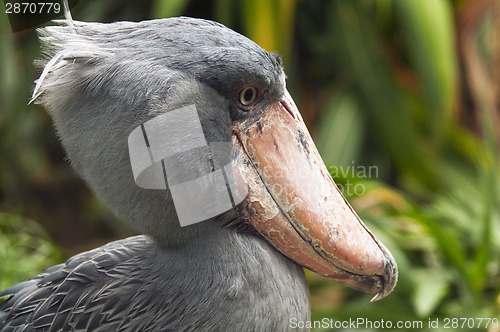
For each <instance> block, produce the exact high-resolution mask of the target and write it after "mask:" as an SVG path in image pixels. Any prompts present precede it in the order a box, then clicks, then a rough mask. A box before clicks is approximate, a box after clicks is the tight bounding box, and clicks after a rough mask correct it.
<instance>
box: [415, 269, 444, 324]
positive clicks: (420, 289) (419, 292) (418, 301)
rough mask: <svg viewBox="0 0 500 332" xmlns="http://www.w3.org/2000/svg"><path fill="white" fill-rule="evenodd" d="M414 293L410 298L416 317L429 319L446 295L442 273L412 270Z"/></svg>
mask: <svg viewBox="0 0 500 332" xmlns="http://www.w3.org/2000/svg"><path fill="white" fill-rule="evenodd" d="M413 278H414V280H415V287H416V288H415V292H414V295H413V297H412V302H413V305H414V306H415V311H416V313H417V315H418V316H419V317H421V318H426V317H430V316H431V314H432V313H434V311H435V310H436V307H437V306H438V305H439V304H440V302H441V301H442V300H443V299H444V297H445V296H446V295H447V293H448V289H449V286H448V281H447V280H446V278H445V275H444V274H443V271H437V270H429V269H426V270H414V271H413Z"/></svg>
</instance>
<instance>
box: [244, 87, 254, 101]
mask: <svg viewBox="0 0 500 332" xmlns="http://www.w3.org/2000/svg"><path fill="white" fill-rule="evenodd" d="M253 95H254V90H253V89H252V88H249V89H247V90H246V91H245V95H244V98H245V101H246V102H247V103H251V102H252V101H253Z"/></svg>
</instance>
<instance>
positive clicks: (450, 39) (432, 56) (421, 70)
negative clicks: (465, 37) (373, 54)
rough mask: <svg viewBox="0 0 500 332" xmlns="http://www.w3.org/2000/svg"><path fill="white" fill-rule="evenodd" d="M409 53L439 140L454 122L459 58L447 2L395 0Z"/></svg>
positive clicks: (428, 119) (428, 115) (430, 121)
mask: <svg viewBox="0 0 500 332" xmlns="http://www.w3.org/2000/svg"><path fill="white" fill-rule="evenodd" d="M394 4H395V8H396V12H397V14H398V17H399V21H398V22H399V25H400V27H401V29H402V33H403V35H404V37H405V41H406V48H407V50H406V53H407V55H408V58H409V60H410V62H411V63H412V68H413V69H414V70H415V73H416V74H417V75H418V77H419V78H420V80H421V88H422V89H423V92H424V95H425V100H426V106H427V107H426V110H427V121H428V124H429V126H430V127H431V128H432V133H433V134H432V136H433V138H434V139H435V140H437V141H438V142H439V141H442V140H443V136H445V135H447V132H448V123H449V122H450V121H453V120H454V119H453V118H452V116H451V115H452V114H451V111H452V107H453V103H454V101H455V89H456V79H457V59H456V55H455V54H456V49H455V35H454V24H453V20H452V19H453V13H452V8H451V5H450V3H449V1H447V0H419V1H406V0H394Z"/></svg>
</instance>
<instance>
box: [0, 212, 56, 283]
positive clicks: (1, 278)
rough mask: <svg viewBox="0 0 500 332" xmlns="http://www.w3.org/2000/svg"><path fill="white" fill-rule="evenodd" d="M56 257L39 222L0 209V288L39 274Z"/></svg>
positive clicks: (53, 247) (52, 262)
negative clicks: (2, 211)
mask: <svg viewBox="0 0 500 332" xmlns="http://www.w3.org/2000/svg"><path fill="white" fill-rule="evenodd" d="M60 258H61V257H60V252H59V250H58V249H57V248H56V247H55V246H54V245H53V244H52V243H51V241H50V239H49V237H48V235H47V233H46V232H45V231H44V230H43V228H42V227H41V226H40V225H39V224H37V223H36V222H34V221H32V220H30V219H26V218H23V217H21V216H18V215H14V214H8V213H1V212H0V261H1V262H2V264H0V290H3V289H5V288H7V287H9V286H12V285H13V284H16V283H18V282H21V281H25V280H28V279H30V278H31V277H33V276H35V275H37V274H40V273H41V272H42V271H43V270H45V269H46V268H48V267H50V266H52V265H54V264H55V263H57V262H58V261H59V260H60Z"/></svg>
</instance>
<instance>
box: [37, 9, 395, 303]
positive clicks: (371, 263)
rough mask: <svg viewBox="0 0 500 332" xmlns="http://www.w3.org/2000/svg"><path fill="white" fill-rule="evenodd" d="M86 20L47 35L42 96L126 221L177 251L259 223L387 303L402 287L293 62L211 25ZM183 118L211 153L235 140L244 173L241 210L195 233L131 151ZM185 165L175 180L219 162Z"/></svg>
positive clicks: (283, 246) (86, 173)
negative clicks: (288, 65)
mask: <svg viewBox="0 0 500 332" xmlns="http://www.w3.org/2000/svg"><path fill="white" fill-rule="evenodd" d="M74 23H75V24H74V27H68V26H65V25H64V22H60V24H61V26H55V27H46V28H43V29H40V30H39V33H40V35H41V40H42V42H43V43H44V45H45V51H46V55H47V60H48V61H47V62H44V63H43V64H44V65H45V69H44V70H43V72H42V75H41V77H40V79H39V80H38V82H37V85H36V87H35V91H34V97H33V99H34V100H35V101H36V102H37V103H40V104H42V105H43V106H44V107H45V108H46V109H47V110H48V112H49V114H50V115H51V116H52V118H53V121H54V124H55V127H56V129H57V131H58V133H59V136H60V138H61V140H62V143H63V146H64V148H65V150H66V152H67V154H68V157H69V160H70V161H71V163H72V165H73V166H74V168H75V169H76V170H77V172H78V173H79V175H80V176H81V177H82V178H83V179H84V180H85V181H86V182H87V183H88V185H89V186H90V187H91V188H92V190H93V191H94V192H95V193H96V194H97V195H98V196H99V197H100V199H101V200H103V201H104V202H105V203H106V204H107V205H109V206H110V207H111V208H112V209H113V211H114V212H115V213H116V214H117V215H118V216H119V217H121V218H122V219H124V220H125V221H127V222H129V223H130V224H131V225H132V226H133V227H135V229H137V230H138V231H140V232H142V233H144V234H147V235H150V236H151V237H153V238H154V239H155V240H156V241H157V242H158V243H159V244H160V245H162V246H168V247H178V246H182V245H184V244H186V243H187V242H190V241H193V240H195V239H196V238H197V237H200V236H205V235H206V234H205V233H206V230H207V227H209V226H208V225H213V224H214V223H217V222H222V223H224V224H226V225H227V224H229V225H238V227H240V228H241V225H245V227H248V228H250V229H252V230H253V231H254V232H255V233H256V234H258V235H257V236H259V237H261V238H263V239H265V240H266V241H268V242H269V243H270V244H271V245H272V246H274V247H275V248H276V249H277V250H279V251H281V252H282V253H283V254H284V255H286V256H288V257H289V258H290V259H292V260H294V261H295V262H297V263H298V264H300V265H302V266H304V267H307V268H309V269H311V270H312V271H315V272H317V273H319V274H321V275H323V276H326V277H329V278H331V279H334V280H337V281H339V282H341V283H343V284H345V285H347V286H350V287H352V288H355V289H358V290H361V291H365V292H372V293H377V295H376V299H380V298H383V297H385V296H386V295H387V294H389V293H390V292H391V291H392V289H393V288H394V285H395V283H396V280H397V267H396V263H395V261H394V259H393V258H392V256H391V254H390V253H389V251H388V250H387V249H386V248H385V247H384V245H383V244H381V243H380V242H379V241H378V240H377V239H376V238H375V236H374V235H373V234H372V233H371V232H370V231H369V230H368V229H367V227H366V226H365V225H364V224H363V222H362V221H361V220H360V218H359V217H358V215H357V214H356V213H355V212H354V210H353V209H352V208H351V206H350V205H349V203H348V202H347V201H346V199H345V198H344V197H343V195H342V193H341V192H340V191H339V190H338V188H337V186H336V185H335V183H334V181H333V180H332V178H331V176H330V175H329V173H328V171H327V169H326V167H325V165H324V163H323V162H322V160H321V158H320V156H319V153H318V151H317V150H316V147H315V145H314V142H313V141H312V139H311V137H310V135H309V132H308V130H307V128H306V126H305V124H304V122H303V120H302V118H301V115H300V113H299V111H298V109H297V106H296V105H295V103H294V102H293V100H292V98H291V96H290V94H289V93H288V91H287V89H286V83H285V74H284V71H283V66H282V63H281V60H280V58H279V56H277V55H276V54H271V53H268V52H266V51H265V50H263V49H262V48H260V47H259V46H258V45H256V44H255V43H254V42H252V41H250V40H249V39H247V38H246V37H244V36H242V35H240V34H238V33H236V32H234V31H232V30H230V29H228V28H226V27H224V26H222V25H220V24H218V23H215V22H211V21H206V20H200V19H191V18H171V19H163V20H154V21H144V22H138V23H132V22H116V23H111V24H101V23H84V22H74ZM49 59H50V60H49ZM179 110H181V113H180V114H181V115H182V111H184V112H187V110H191V111H193V110H194V112H196V113H195V114H196V115H197V117H198V118H199V122H193V123H196V124H199V126H200V127H201V129H200V130H201V131H202V132H203V137H204V139H205V141H204V142H205V143H206V144H205V145H206V146H208V147H211V146H215V144H219V143H221V142H222V143H224V144H222V145H221V146H222V147H223V148H222V152H221V154H222V155H223V156H224V158H222V159H227V160H228V161H230V163H229V165H230V168H229V169H228V172H227V174H226V173H225V179H226V184H227V183H228V181H227V178H228V177H231V178H232V179H233V180H232V182H231V183H232V185H233V186H232V187H231V189H232V191H233V192H232V194H234V193H235V192H239V193H242V194H241V195H240V198H241V199H237V200H235V199H233V201H232V204H233V207H232V208H230V209H228V211H226V212H224V213H220V214H219V215H217V216H214V218H209V220H207V221H203V222H200V223H196V224H193V225H190V226H186V227H181V226H180V225H179V219H180V218H179V209H177V210H176V208H175V206H174V205H175V204H174V203H175V202H174V197H173V196H174V194H173V189H172V188H169V187H168V186H166V188H165V190H154V189H145V188H144V187H141V186H138V185H137V183H136V180H137V178H138V176H137V175H134V173H133V169H132V167H131V159H132V163H133V159H134V156H133V153H132V150H133V149H132V148H130V144H129V143H130V139H129V137H130V135H131V133H133V132H134V130H136V131H135V133H138V135H139V136H138V137H140V140H144V138H141V137H143V136H142V134H144V135H146V131H147V130H146V129H147V126H148V125H147V124H148V123H150V122H149V121H152V120H154V119H156V118H158V117H160V116H162V115H164V114H173V113H169V112H172V111H179ZM186 114H187V113H186ZM180 119H181V120H180V122H179V127H182V126H183V122H182V117H181V118H180ZM186 121H187V120H186ZM138 128H139V129H138ZM193 130H194V128H193ZM174 131H175V128H174ZM147 134H148V135H150V134H151V133H147ZM160 134H161V135H164V137H167V138H168V137H170V140H168V139H167V138H165V140H167V141H168V144H170V146H175V145H176V144H181V143H180V141H189V140H190V138H192V134H191V133H190V132H189V131H186V132H185V136H183V137H180V136H179V135H177V136H175V137H176V138H175V139H172V136H168V135H169V134H168V133H158V132H156V133H155V135H160ZM144 137H146V136H144ZM162 137H163V136H162ZM150 139H151V136H150ZM132 141H133V140H132ZM141 142H142V141H141ZM148 144H149V143H148ZM146 145H147V144H146ZM148 148H151V149H153V148H152V147H150V146H148ZM134 151H135V150H134ZM193 151H198V150H193ZM207 151H208V152H207ZM213 151H214V150H210V149H208V150H203V149H202V150H200V151H198V152H199V153H198V152H196V153H192V156H191V157H193V158H194V159H196V158H198V160H203V158H204V156H206V158H208V159H207V160H210V162H211V163H209V164H208V165H211V166H210V167H211V168H212V169H211V171H215V170H220V169H221V167H222V166H220V165H219V163H217V162H214V160H215V159H217V158H215V157H214V155H213ZM206 152H207V153H206ZM195 157H196V158H195ZM172 158H174V159H175V157H172ZM160 159H161V158H160ZM162 160H163V161H162V163H163V164H161V163H160V164H161V165H162V168H158V170H159V174H160V178H162V179H163V180H168V181H167V182H171V180H172V179H171V178H168V179H166V177H165V178H164V177H163V176H161V170H163V172H164V173H166V171H165V170H166V169H167V168H168V167H169V166H168V165H167V166H165V165H166V164H169V163H171V160H173V159H168V160H167V159H162ZM178 160H180V161H179V163H178V164H175V163H173V164H174V166H172V167H171V168H172V172H174V173H175V174H177V173H179V172H181V173H182V172H185V171H186V169H191V170H192V169H195V170H197V171H201V168H203V167H205V166H206V165H207V163H206V162H205V163H202V162H198V163H195V162H187V163H186V162H182V158H180V159H179V158H178ZM160 164H158V165H160ZM222 164H224V163H222ZM176 165H177V166H176ZM180 165H187V166H186V167H181V166H180ZM203 165H205V166H203ZM210 167H209V168H210ZM184 168H186V169H184ZM176 172H177V173H176ZM157 173H158V172H157ZM170 184H171V183H170ZM233 198H234V197H233ZM210 227H211V226H210ZM235 233H236V231H235Z"/></svg>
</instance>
